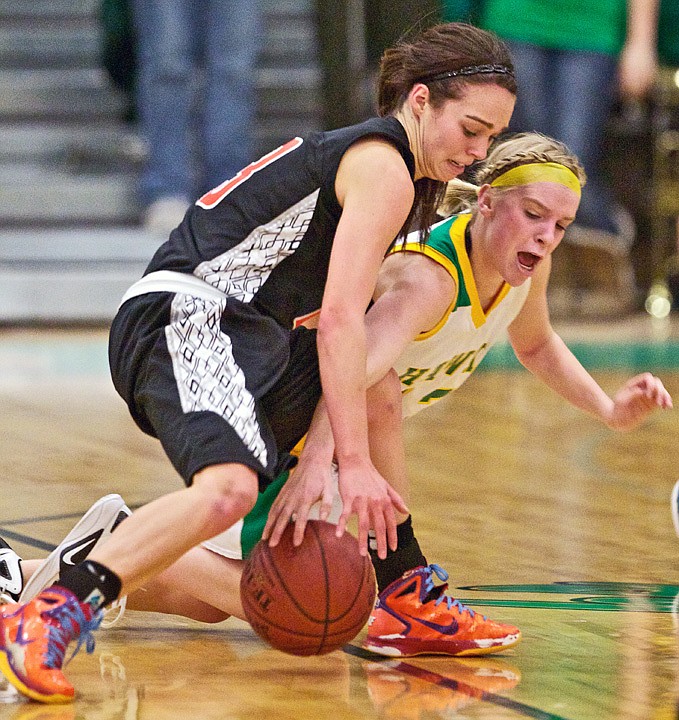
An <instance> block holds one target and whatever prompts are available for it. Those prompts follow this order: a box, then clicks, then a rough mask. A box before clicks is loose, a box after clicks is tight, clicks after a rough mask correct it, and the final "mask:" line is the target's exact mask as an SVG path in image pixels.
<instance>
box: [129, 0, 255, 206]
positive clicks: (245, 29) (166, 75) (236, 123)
mask: <svg viewBox="0 0 679 720" xmlns="http://www.w3.org/2000/svg"><path fill="white" fill-rule="evenodd" d="M133 11H134V24H135V30H136V35H137V46H138V76H137V109H138V115H139V123H140V132H141V134H142V136H143V138H144V140H145V141H146V143H147V144H148V149H149V157H148V162H147V166H146V168H145V170H144V173H143V175H142V180H141V184H142V187H141V192H142V199H143V201H144V202H146V203H150V202H153V201H154V200H157V199H158V198H161V197H179V198H183V199H185V200H187V201H188V200H190V199H193V198H194V197H196V196H199V195H201V194H203V193H204V192H206V191H207V190H209V189H211V188H213V187H215V186H216V185H219V184H220V183H222V182H223V181H224V180H226V179H228V178H230V177H232V176H233V175H234V174H235V173H236V172H238V170H240V169H241V168H243V167H244V166H245V165H247V164H248V163H250V162H252V161H253V160H254V159H255V158H254V157H253V150H252V146H253V143H252V137H253V120H254V115H255V67H256V61H257V52H258V49H259V39H260V38H259V24H260V22H259V20H260V18H259V12H258V7H257V2H256V0H133Z"/></svg>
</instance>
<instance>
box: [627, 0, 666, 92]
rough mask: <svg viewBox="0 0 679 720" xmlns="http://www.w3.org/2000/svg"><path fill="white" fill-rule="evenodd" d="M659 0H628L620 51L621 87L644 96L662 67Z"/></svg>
mask: <svg viewBox="0 0 679 720" xmlns="http://www.w3.org/2000/svg"><path fill="white" fill-rule="evenodd" d="M658 7H659V0H627V36H626V38H625V44H624V46H623V48H622V51H621V53H620V62H619V76H620V91H621V93H622V94H623V95H625V96H627V97H632V98H641V97H643V96H644V95H645V94H646V93H647V92H648V91H649V90H650V89H651V87H652V86H653V82H654V80H655V75H656V72H657V70H658V52H657V37H658Z"/></svg>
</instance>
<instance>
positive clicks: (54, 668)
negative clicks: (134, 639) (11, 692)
mask: <svg viewBox="0 0 679 720" xmlns="http://www.w3.org/2000/svg"><path fill="white" fill-rule="evenodd" d="M101 617H102V614H101V612H96V611H95V610H93V608H92V607H91V606H90V605H89V604H87V603H80V602H78V599H77V598H76V597H75V595H73V593H71V592H70V591H68V590H65V589H64V588H60V587H55V586H52V587H50V588H47V589H46V590H43V591H42V592H41V593H40V594H39V595H38V596H37V597H35V598H34V599H33V600H31V601H30V602H29V603H26V604H25V605H5V606H2V607H1V608H0V670H1V671H2V673H3V674H4V676H5V677H6V678H7V680H8V681H9V682H10V683H11V684H12V685H14V687H15V688H16V689H17V690H18V691H19V692H20V693H23V694H24V695H26V696H28V697H29V698H32V699H33V700H39V701H40V702H44V703H59V702H69V701H71V700H73V697H74V695H75V691H74V689H73V686H72V685H71V684H70V683H69V682H68V680H66V678H65V676H64V674H63V673H62V671H61V666H62V665H63V662H64V654H65V653H66V648H67V647H68V644H69V643H70V641H71V640H73V639H75V638H77V639H78V644H77V646H76V649H75V651H74V652H73V655H75V654H76V653H77V652H78V650H79V649H80V647H81V645H82V644H83V643H85V646H86V649H87V652H92V651H93V650H94V638H93V637H92V631H93V630H96V629H97V628H98V627H99V623H100V622H101ZM73 655H71V657H73Z"/></svg>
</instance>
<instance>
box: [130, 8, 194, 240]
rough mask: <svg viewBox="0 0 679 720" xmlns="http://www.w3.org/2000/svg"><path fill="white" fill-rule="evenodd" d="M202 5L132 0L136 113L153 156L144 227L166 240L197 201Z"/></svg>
mask: <svg viewBox="0 0 679 720" xmlns="http://www.w3.org/2000/svg"><path fill="white" fill-rule="evenodd" d="M200 5H201V3H198V4H194V3H188V2H186V1H185V0H166V1H164V2H152V0H133V20H134V27H135V31H136V37H137V47H138V70H137V73H138V74H137V91H136V99H137V111H138V116H139V129H140V133H141V135H142V139H143V140H144V142H145V143H146V145H147V148H148V156H147V159H146V165H145V168H144V170H143V173H142V178H141V188H140V195H141V198H140V199H141V202H142V205H143V206H145V207H146V212H145V214H144V221H145V225H146V227H147V229H148V230H150V231H151V232H154V233H157V234H158V235H161V236H164V237H166V236H167V235H168V234H169V232H170V230H172V229H173V228H174V227H176V225H178V224H179V222H180V221H181V219H182V217H183V214H184V211H185V210H186V208H187V207H188V205H189V202H190V200H191V198H192V197H193V168H192V159H191V143H190V128H191V119H192V107H193V100H194V91H195V51H196V48H195V46H194V36H195V34H194V23H197V22H198V20H197V17H198V16H200V12H199V10H200Z"/></svg>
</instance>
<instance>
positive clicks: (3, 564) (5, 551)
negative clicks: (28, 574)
mask: <svg viewBox="0 0 679 720" xmlns="http://www.w3.org/2000/svg"><path fill="white" fill-rule="evenodd" d="M23 584H24V579H23V575H22V574H21V558H20V557H19V556H18V555H17V554H16V553H15V552H14V550H12V548H11V547H10V546H9V545H8V544H7V543H6V542H5V541H4V540H3V539H2V538H0V605H3V604H5V603H8V602H19V596H20V595H21V590H22V588H23Z"/></svg>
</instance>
